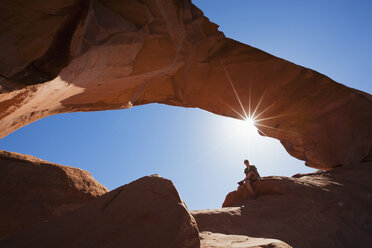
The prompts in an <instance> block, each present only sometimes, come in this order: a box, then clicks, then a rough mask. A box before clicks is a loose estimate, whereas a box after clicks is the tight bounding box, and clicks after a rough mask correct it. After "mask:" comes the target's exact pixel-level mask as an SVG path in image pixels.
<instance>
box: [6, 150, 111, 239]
mask: <svg viewBox="0 0 372 248" xmlns="http://www.w3.org/2000/svg"><path fill="white" fill-rule="evenodd" d="M0 185H1V187H0V220H1V221H0V239H2V238H4V237H6V236H8V235H11V234H13V233H15V232H17V231H19V230H22V229H24V228H27V227H30V226H33V225H35V224H36V223H38V222H41V221H47V220H50V219H53V218H54V217H56V216H59V215H61V214H63V213H66V212H70V211H72V210H75V209H77V208H79V207H81V206H82V205H84V204H85V203H87V202H89V201H90V200H92V199H94V198H97V197H99V196H101V195H103V194H105V193H106V192H107V191H108V190H107V189H106V188H105V187H104V186H102V185H101V184H100V183H98V182H97V181H96V180H94V178H93V177H92V176H91V175H90V173H89V172H87V171H84V170H80V169H78V168H73V167H68V166H63V165H58V164H52V163H49V162H47V161H44V160H41V159H38V158H35V157H32V156H29V155H22V154H18V153H13V152H5V151H0Z"/></svg>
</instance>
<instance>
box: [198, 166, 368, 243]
mask: <svg viewBox="0 0 372 248" xmlns="http://www.w3.org/2000/svg"><path fill="white" fill-rule="evenodd" d="M371 173H372V163H362V164H358V165H354V166H353V168H337V169H335V170H333V171H331V172H318V173H313V174H304V175H295V176H294V177H292V178H286V177H267V178H263V181H262V182H261V183H257V184H256V190H257V191H258V195H259V196H258V198H257V199H256V200H250V199H249V198H248V199H247V198H244V197H245V196H244V189H242V188H240V189H238V191H237V192H235V193H230V194H229V195H228V197H226V200H225V203H224V205H225V206H230V207H226V208H222V209H214V210H198V211H192V214H193V216H194V217H195V219H196V221H197V223H198V226H199V230H200V231H210V232H213V233H224V234H229V235H247V236H249V237H264V238H274V239H279V240H282V241H284V242H286V243H287V244H289V245H291V246H293V247H324V248H330V247H369V246H370V244H371V243H372V236H371V233H372V211H371V209H372V181H371ZM231 206H235V207H231Z"/></svg>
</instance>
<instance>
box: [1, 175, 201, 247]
mask: <svg viewBox="0 0 372 248" xmlns="http://www.w3.org/2000/svg"><path fill="white" fill-rule="evenodd" d="M0 247H1V248H2V247H4V248H5V247H6V248H12V247H25V248H26V247H30V248H31V247H32V248H33V247H40V248H41V247H45V248H47V247H48V248H49V247H56V248H58V247H61V248H65V247H71V248H73V247H79V248H80V247H102V248H105V247H110V248H115V247H118V248H119V247H153V248H180V247H183V248H199V247H200V240H199V232H198V228H197V225H196V222H195V220H194V218H193V217H192V216H191V214H190V213H189V211H188V210H187V207H186V206H185V204H184V203H183V201H182V200H181V199H180V197H179V195H178V193H177V190H176V189H175V188H174V186H173V183H172V182H171V181H170V180H167V179H164V178H161V177H159V176H157V175H153V176H147V177H143V178H140V179H138V180H136V181H134V182H132V183H130V184H127V185H124V186H121V187H119V188H117V189H115V190H113V191H111V192H109V193H107V194H105V195H103V196H101V197H99V198H98V199H95V200H93V201H91V202H89V203H87V204H86V205H84V206H83V207H81V208H79V209H77V210H75V211H73V212H70V213H67V214H64V215H61V216H60V217H58V218H56V219H54V220H51V221H49V222H44V223H40V224H38V225H37V226H34V227H32V228H29V229H28V230H25V231H22V232H20V233H17V234H16V235H14V236H11V237H9V238H7V239H4V240H2V241H0Z"/></svg>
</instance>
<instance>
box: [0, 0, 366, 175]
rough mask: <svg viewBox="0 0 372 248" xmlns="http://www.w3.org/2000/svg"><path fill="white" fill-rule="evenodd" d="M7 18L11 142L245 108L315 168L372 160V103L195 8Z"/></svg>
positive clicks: (124, 7)
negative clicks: (108, 122) (44, 122)
mask: <svg viewBox="0 0 372 248" xmlns="http://www.w3.org/2000/svg"><path fill="white" fill-rule="evenodd" d="M0 15H1V16H3V17H4V18H2V20H3V22H2V25H1V26H0V32H1V34H2V38H1V40H0V48H1V49H0V85H1V89H0V90H1V92H2V94H1V95H0V137H3V136H5V135H7V134H8V133H10V132H12V131H14V130H16V129H18V128H20V127H22V126H24V125H27V124H29V123H30V122H33V121H36V120H38V119H40V118H43V117H46V116H49V115H53V114H57V113H64V112H74V111H95V110H106V109H121V108H129V107H131V106H135V105H141V104H146V103H153V102H158V103H165V104H170V105H176V106H184V107H198V108H202V109H205V110H208V111H211V112H213V113H216V114H220V115H225V116H231V117H235V118H241V117H240V115H244V114H243V112H244V111H243V110H242V108H241V105H242V106H243V107H244V109H245V111H246V112H247V113H248V112H249V110H248V109H249V106H252V109H251V113H252V112H254V109H257V111H255V114H256V116H257V114H258V113H259V114H261V115H260V116H259V118H260V119H262V120H261V121H260V123H259V124H260V126H259V127H260V129H261V131H262V132H261V133H263V134H265V135H267V136H270V137H274V138H277V139H279V140H280V141H281V143H282V144H283V146H284V147H285V148H286V149H287V151H288V152H289V153H290V154H291V155H292V156H294V157H296V158H298V159H301V160H305V161H306V164H307V165H308V166H311V167H314V168H333V167H336V166H338V165H352V164H354V163H355V162H359V161H361V160H363V159H364V158H368V157H367V156H368V154H370V152H371V149H370V148H371V144H372V129H371V126H372V104H371V103H372V99H371V96H370V95H369V94H367V93H363V92H360V91H358V90H354V89H351V88H348V87H345V86H343V85H341V84H338V83H336V82H334V81H333V80H331V79H330V78H328V77H326V76H324V75H322V74H319V73H317V72H315V71H313V70H310V69H307V68H303V67H301V66H298V65H295V64H293V63H290V62H288V61H285V60H282V59H280V58H277V57H274V56H272V55H270V54H267V53H265V52H263V51H260V50H258V49H256V48H253V47H250V46H248V45H245V44H241V43H239V42H237V41H234V40H231V39H229V38H226V37H225V36H224V35H223V33H221V32H219V31H218V30H217V25H215V24H213V23H211V22H209V20H208V19H207V18H206V17H204V16H203V13H202V12H201V11H200V10H199V9H198V8H196V7H195V6H194V5H193V4H192V3H191V2H190V0H178V1H176V0H173V1H165V0H156V1H154V0H141V1H140V0H121V1H118V0H105V1H100V0H92V1H78V0H75V1H74V0H63V1H60V0H49V1H46V2H45V1H40V0H32V1H28V2H27V4H26V3H25V2H24V1H2V2H1V5H0ZM230 79H231V81H230ZM232 83H233V84H234V86H235V89H236V92H234V90H233V87H232V85H233V84H232ZM236 93H237V94H238V95H239V97H240V99H241V104H240V102H239V101H238V100H237V97H236ZM273 117H274V118H273ZM262 125H264V126H262Z"/></svg>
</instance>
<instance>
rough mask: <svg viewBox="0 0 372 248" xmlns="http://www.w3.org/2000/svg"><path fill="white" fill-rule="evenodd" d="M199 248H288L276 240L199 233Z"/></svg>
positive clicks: (288, 247)
mask: <svg viewBox="0 0 372 248" xmlns="http://www.w3.org/2000/svg"><path fill="white" fill-rule="evenodd" d="M200 241H201V246H200V248H238V247H240V248H290V247H291V246H289V245H288V244H286V243H284V242H282V241H280V240H276V239H263V238H251V237H247V236H244V235H226V234H222V233H211V232H201V233H200Z"/></svg>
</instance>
